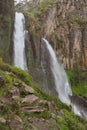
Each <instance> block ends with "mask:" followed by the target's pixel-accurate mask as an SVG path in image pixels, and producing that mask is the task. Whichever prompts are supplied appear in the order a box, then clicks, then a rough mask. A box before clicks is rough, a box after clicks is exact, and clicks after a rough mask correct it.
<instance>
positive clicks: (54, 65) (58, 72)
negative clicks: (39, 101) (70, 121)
mask: <svg viewBox="0 0 87 130" xmlns="http://www.w3.org/2000/svg"><path fill="white" fill-rule="evenodd" d="M42 43H43V44H45V46H46V49H47V50H48V52H49V56H50V57H49V60H50V61H49V62H50V67H51V71H52V73H53V76H54V81H55V86H56V91H57V93H58V96H59V99H60V100H61V101H62V102H64V103H66V104H70V98H69V96H70V95H72V91H71V88H70V85H69V83H68V80H67V76H66V73H65V71H64V68H63V66H62V65H61V64H60V63H59V61H57V58H56V55H55V52H54V50H53V49H52V47H51V45H50V44H49V43H48V41H47V40H46V39H44V38H43V39H42Z"/></svg>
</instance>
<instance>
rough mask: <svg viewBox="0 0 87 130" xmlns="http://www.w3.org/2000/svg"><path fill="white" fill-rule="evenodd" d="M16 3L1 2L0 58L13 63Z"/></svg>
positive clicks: (8, 0) (10, 0)
mask: <svg viewBox="0 0 87 130" xmlns="http://www.w3.org/2000/svg"><path fill="white" fill-rule="evenodd" d="M13 17H14V1H13V0H3V1H0V58H1V59H2V60H3V61H6V62H10V63H11V61H12V60H11V56H12V47H11V46H12V35H13V34H12V31H13Z"/></svg>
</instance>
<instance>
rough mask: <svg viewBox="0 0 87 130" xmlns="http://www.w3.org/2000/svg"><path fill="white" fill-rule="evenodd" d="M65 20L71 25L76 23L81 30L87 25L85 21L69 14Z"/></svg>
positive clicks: (86, 20)
mask: <svg viewBox="0 0 87 130" xmlns="http://www.w3.org/2000/svg"><path fill="white" fill-rule="evenodd" d="M67 20H68V22H69V23H72V24H74V23H77V25H78V27H79V28H83V26H84V25H85V24H87V19H81V18H79V17H76V16H75V15H71V14H69V16H68V17H67Z"/></svg>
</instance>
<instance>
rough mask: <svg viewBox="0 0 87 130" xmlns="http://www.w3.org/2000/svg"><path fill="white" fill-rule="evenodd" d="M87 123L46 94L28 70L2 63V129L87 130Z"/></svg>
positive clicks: (0, 92) (0, 73)
mask: <svg viewBox="0 0 87 130" xmlns="http://www.w3.org/2000/svg"><path fill="white" fill-rule="evenodd" d="M86 128H87V121H86V120H84V119H82V118H80V117H78V116H76V115H74V114H73V113H72V112H71V108H70V107H68V106H66V105H65V104H63V103H61V102H60V101H59V100H58V99H57V98H54V97H52V96H49V95H48V94H45V93H43V92H42V91H41V90H40V89H39V88H38V87H37V85H36V84H35V83H34V81H33V80H32V77H31V76H30V75H29V74H28V73H27V72H25V71H23V70H20V69H18V68H16V67H12V66H9V65H7V64H5V63H0V129H1V130H51V129H52V130H86Z"/></svg>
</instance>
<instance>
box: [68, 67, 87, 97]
mask: <svg viewBox="0 0 87 130" xmlns="http://www.w3.org/2000/svg"><path fill="white" fill-rule="evenodd" d="M67 74H68V78H69V81H70V84H71V87H72V91H73V94H74V95H78V96H81V97H87V72H86V71H83V70H81V69H80V68H76V69H74V70H68V71H67Z"/></svg>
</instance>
